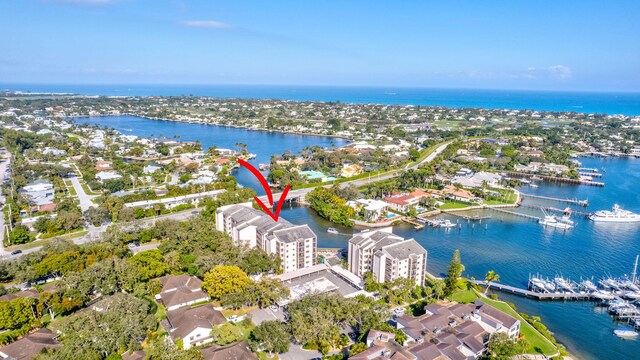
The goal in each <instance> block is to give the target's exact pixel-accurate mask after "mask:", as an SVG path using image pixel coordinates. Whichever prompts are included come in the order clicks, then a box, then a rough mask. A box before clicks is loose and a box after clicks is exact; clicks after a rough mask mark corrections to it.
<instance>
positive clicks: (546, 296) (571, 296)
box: [472, 280, 593, 300]
mask: <svg viewBox="0 0 640 360" xmlns="http://www.w3.org/2000/svg"><path fill="white" fill-rule="evenodd" d="M472 282H473V283H474V284H476V285H480V286H487V281H484V280H472ZM488 285H489V288H490V289H493V290H500V291H503V292H507V293H512V294H516V295H520V296H525V297H529V298H535V299H538V300H590V299H593V297H592V296H591V295H590V294H589V293H586V292H553V293H543V292H536V291H531V290H527V289H522V288H518V287H515V286H510V285H504V284H500V283H495V282H492V283H491V284H488Z"/></svg>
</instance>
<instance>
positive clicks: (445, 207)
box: [439, 200, 473, 210]
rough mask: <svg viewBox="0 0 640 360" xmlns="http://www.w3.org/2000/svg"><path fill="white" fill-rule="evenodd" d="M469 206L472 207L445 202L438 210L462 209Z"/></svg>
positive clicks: (455, 202)
mask: <svg viewBox="0 0 640 360" xmlns="http://www.w3.org/2000/svg"><path fill="white" fill-rule="evenodd" d="M469 206H473V204H468V203H463V202H457V201H449V200H447V201H445V202H444V205H442V206H440V207H439V209H440V210H451V209H462V208H466V207H469Z"/></svg>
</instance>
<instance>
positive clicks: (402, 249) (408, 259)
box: [348, 228, 427, 285]
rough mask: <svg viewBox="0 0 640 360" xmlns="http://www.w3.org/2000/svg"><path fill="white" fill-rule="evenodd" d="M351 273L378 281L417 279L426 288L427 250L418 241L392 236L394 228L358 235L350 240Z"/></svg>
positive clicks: (417, 282)
mask: <svg viewBox="0 0 640 360" xmlns="http://www.w3.org/2000/svg"><path fill="white" fill-rule="evenodd" d="M348 256H349V271H351V272H352V273H354V274H356V275H358V276H360V277H363V276H364V274H366V273H368V272H371V273H373V275H374V277H375V279H376V281H378V282H389V281H393V280H395V279H398V278H410V279H414V280H415V282H416V284H418V285H423V284H424V276H425V272H426V268H427V250H425V249H424V248H423V247H422V246H420V244H418V243H417V242H416V241H415V240H413V239H409V240H405V239H404V238H402V237H400V236H397V235H394V234H392V233H391V228H385V229H381V230H372V231H366V232H362V233H358V234H355V235H354V236H353V237H352V238H351V239H350V240H349V253H348Z"/></svg>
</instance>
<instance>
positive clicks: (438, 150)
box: [259, 142, 451, 203]
mask: <svg viewBox="0 0 640 360" xmlns="http://www.w3.org/2000/svg"><path fill="white" fill-rule="evenodd" d="M449 144H451V142H446V143H444V144H442V145H440V146H438V147H437V148H436V149H435V150H434V151H433V152H432V153H431V154H429V156H427V157H426V158H425V159H424V160H422V161H421V162H419V163H417V164H414V165H413V166H408V167H405V169H406V170H414V169H417V168H418V167H419V166H421V165H423V164H427V163H430V162H432V161H433V159H435V158H436V157H437V156H438V155H440V153H442V152H443V151H444V149H446V148H447V146H449ZM402 171H403V170H392V171H389V172H387V173H384V174H380V175H376V176H374V177H373V178H362V179H357V180H351V181H345V182H343V183H339V185H340V186H341V187H344V186H349V185H354V186H356V187H360V186H363V185H367V184H369V183H372V182H378V181H382V180H387V179H391V178H393V177H396V176H398V175H400V174H401V173H402ZM322 186H324V187H327V188H328V187H332V186H334V184H328V185H322ZM313 189H315V187H310V188H304V189H297V190H291V191H289V194H287V198H290V199H293V198H296V197H299V196H302V195H306V194H308V193H310V192H311V191H313ZM280 195H282V193H277V194H273V200H274V201H278V199H280ZM259 199H260V200H262V202H265V203H266V201H268V198H267V195H262V196H260V197H259Z"/></svg>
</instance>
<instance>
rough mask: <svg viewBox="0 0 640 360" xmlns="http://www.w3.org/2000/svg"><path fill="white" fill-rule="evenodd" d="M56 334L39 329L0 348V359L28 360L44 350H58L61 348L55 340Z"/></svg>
mask: <svg viewBox="0 0 640 360" xmlns="http://www.w3.org/2000/svg"><path fill="white" fill-rule="evenodd" d="M57 338H58V334H56V333H54V332H52V331H51V330H49V329H45V328H41V329H38V330H36V331H35V332H32V333H31V334H29V335H27V336H25V337H23V338H22V339H20V340H17V341H14V342H12V343H11V344H9V345H5V346H3V347H1V348H0V358H2V359H7V360H30V359H33V358H35V357H36V356H38V354H39V353H40V352H41V351H42V350H44V349H59V348H60V347H62V344H60V343H59V342H58V341H57V340H56V339H57Z"/></svg>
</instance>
